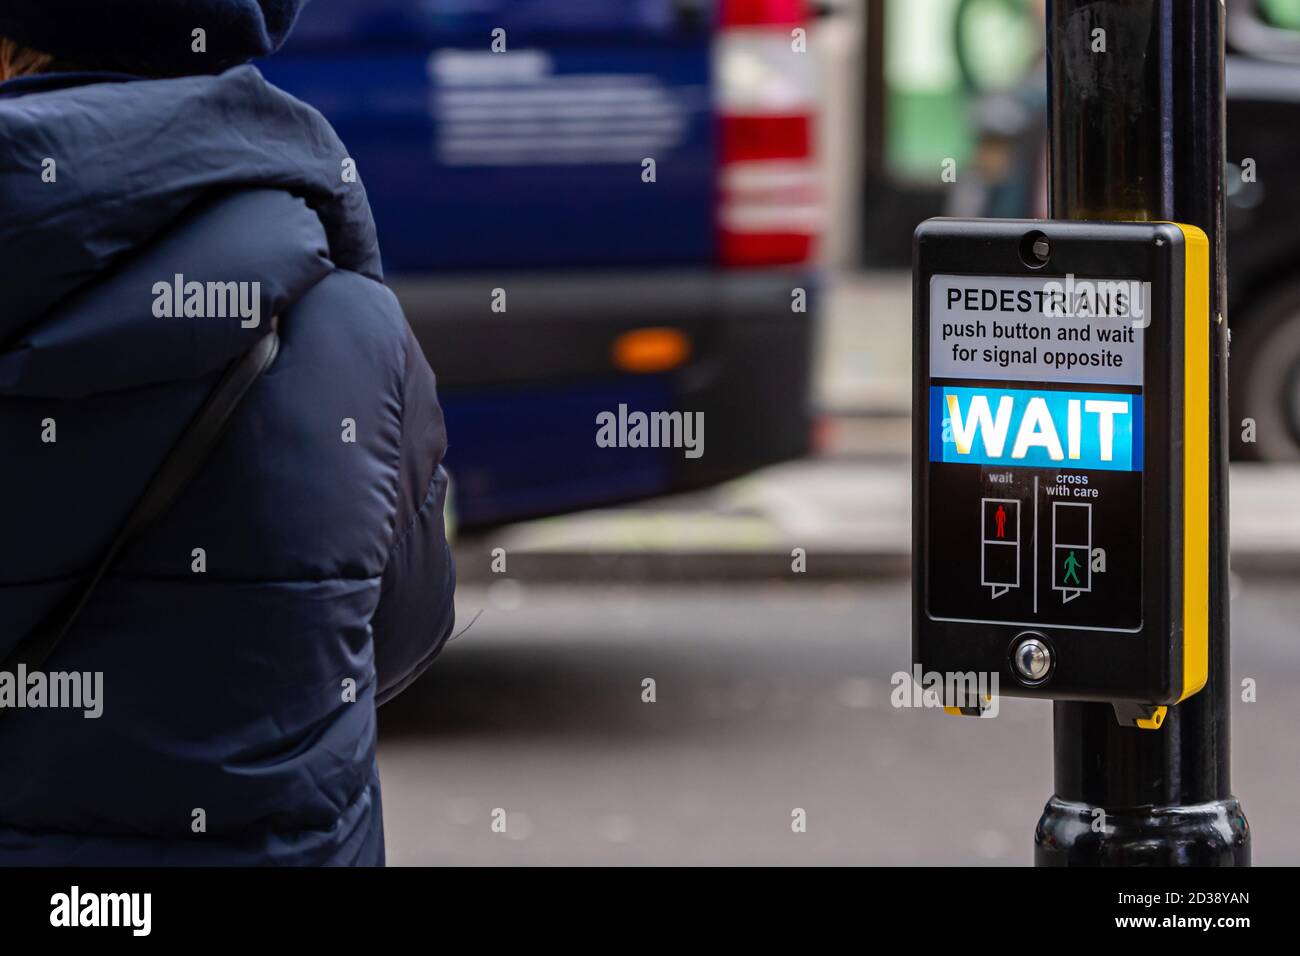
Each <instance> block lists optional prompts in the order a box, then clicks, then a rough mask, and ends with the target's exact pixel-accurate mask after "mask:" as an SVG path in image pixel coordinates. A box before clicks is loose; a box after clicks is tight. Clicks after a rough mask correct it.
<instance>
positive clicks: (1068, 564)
mask: <svg viewBox="0 0 1300 956" xmlns="http://www.w3.org/2000/svg"><path fill="white" fill-rule="evenodd" d="M1064 570H1065V582H1064V583H1066V584H1068V583H1069V582H1070V579H1071V578H1073V579H1074V583H1075V584H1077V585H1079V586H1080V587H1082V586H1083V582H1082V581H1080V580H1079V559H1078V558H1076V557H1075V556H1074V552H1073V551H1068V552H1066V555H1065V568H1064Z"/></svg>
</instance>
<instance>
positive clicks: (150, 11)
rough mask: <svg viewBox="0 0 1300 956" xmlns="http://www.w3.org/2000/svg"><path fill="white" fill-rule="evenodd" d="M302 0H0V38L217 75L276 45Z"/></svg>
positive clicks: (158, 71) (133, 69)
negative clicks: (198, 47) (200, 32)
mask: <svg viewBox="0 0 1300 956" xmlns="http://www.w3.org/2000/svg"><path fill="white" fill-rule="evenodd" d="M306 2H307V0H0V37H7V38H8V39H10V40H14V41H17V42H18V43H21V44H22V45H24V46H27V47H31V48H32V49H34V50H39V51H41V52H42V53H49V54H52V55H53V56H54V58H55V59H57V60H60V61H63V62H65V63H73V64H77V65H79V66H84V67H86V68H88V69H111V70H122V71H124V72H128V73H140V74H143V75H145V76H185V75H191V74H200V73H219V72H221V71H222V70H225V69H228V68H229V67H232V66H236V65H237V64H240V63H245V62H247V61H248V60H251V59H253V58H254V57H259V56H266V55H267V54H269V53H274V52H275V51H276V50H278V49H279V48H280V46H281V44H283V43H284V40H285V38H286V37H287V36H288V35H289V30H290V29H292V27H293V23H294V20H296V19H297V17H298V11H299V10H300V9H301V8H302V6H303V5H304V4H305V3H306ZM196 30H202V31H203V34H201V35H198V36H201V38H202V40H203V42H202V44H200V43H199V39H198V36H196V34H195V31H196ZM196 46H201V47H202V48H203V50H202V52H200V51H199V50H196V49H195V48H196Z"/></svg>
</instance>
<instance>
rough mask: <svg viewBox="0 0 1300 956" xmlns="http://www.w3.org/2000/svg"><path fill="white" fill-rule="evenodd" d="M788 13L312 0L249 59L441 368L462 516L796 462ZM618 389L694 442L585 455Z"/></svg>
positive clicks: (813, 205)
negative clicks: (333, 142) (311, 149)
mask: <svg viewBox="0 0 1300 956" xmlns="http://www.w3.org/2000/svg"><path fill="white" fill-rule="evenodd" d="M805 15H806V11H805V9H804V2H803V0H313V2H312V3H311V4H309V5H308V6H307V8H306V9H305V11H304V13H303V16H302V20H301V21H300V24H299V27H298V29H297V30H296V32H295V34H294V38H293V40H292V41H291V42H290V44H289V45H288V46H287V47H286V48H285V49H284V50H283V51H282V52H281V53H280V54H279V55H277V56H276V57H274V58H272V59H270V60H268V61H267V62H266V63H264V64H262V69H263V71H264V73H265V74H266V76H267V78H268V79H270V80H271V82H273V83H275V84H277V85H279V86H280V87H282V88H284V89H285V90H287V91H289V92H290V93H292V94H294V95H295V96H298V97H299V98H301V99H303V100H306V101H307V102H309V103H311V104H312V105H314V106H316V107H317V108H318V109H320V110H321V111H322V112H323V113H324V114H325V115H326V117H328V118H329V120H330V121H331V122H332V123H333V124H334V126H335V127H336V129H337V130H338V132H339V134H340V136H341V137H342V138H343V141H344V142H345V143H346V144H347V145H348V148H349V150H350V151H351V158H352V159H353V160H355V162H356V166H357V170H358V172H359V175H360V177H361V179H362V180H363V182H364V183H365V186H366V190H367V193H368V195H369V197H370V201H371V204H372V206H373V208H374V212H375V218H376V221H377V223H378V226H379V234H380V240H381V247H382V250H383V254H384V262H385V268H386V269H387V271H388V273H389V281H390V284H391V285H392V287H393V289H394V291H395V292H396V293H397V294H398V296H399V298H400V299H401V300H402V303H403V306H404V307H405V309H406V312H407V315H408V317H409V318H410V320H411V324H412V326H413V327H414V328H415V331H416V334H417V336H418V338H419V341H420V343H421V345H422V346H423V347H424V349H425V352H426V354H427V355H428V357H429V360H430V363H431V364H432V365H433V368H434V370H435V371H436V372H437V374H438V379H439V391H440V395H441V397H442V400H443V402H444V405H445V410H446V416H447V425H448V432H449V435H450V439H451V448H450V451H449V453H448V457H447V465H448V469H449V470H450V471H451V473H452V477H453V482H454V487H455V495H456V509H457V517H458V519H459V521H460V523H461V524H463V525H471V526H472V525H485V524H494V523H499V522H503V521H509V520H514V519H518V518H525V517H530V516H536V515H543V514H549V513H557V512H563V511H570V510H575V509H580V508H586V507H591V506H594V505H599V504H604V503H611V502H617V501H625V500H629V499H634V498H640V497H645V496H651V495H658V494H662V493H665V492H670V491H674V490H679V489H685V488H690V487H697V486H701V485H706V484H710V483H714V482H717V481H720V480H724V479H727V478H731V477H734V476H736V475H740V474H743V473H745V472H747V471H750V470H752V469H754V468H756V467H758V466H761V465H764V464H768V463H771V462H775V461H780V460H783V459H787V458H791V457H797V456H799V455H801V454H803V453H804V452H805V451H806V450H807V448H808V444H809V435H810V429H811V407H810V367H811V356H812V334H813V315H814V309H813V307H812V301H813V298H814V292H815V289H814V283H815V276H814V274H813V269H812V261H811V260H812V255H813V249H814V242H815V238H816V233H817V231H818V221H817V216H818V205H817V201H818V195H817V190H818V184H817V178H816V173H815V168H814V157H813V142H812V140H813V104H814V87H813V80H812V67H811V65H810V60H811V58H810V57H809V56H807V55H806V54H804V53H803V52H802V51H801V48H800V41H801V34H800V32H799V31H800V29H801V28H802V27H803V26H804V25H805V24H804V21H805ZM647 160H653V166H651V164H649V163H647V162H646V161H647ZM647 180H650V181H647ZM620 405H625V406H627V408H628V409H629V410H641V411H645V412H652V411H681V412H703V413H704V420H705V422H706V424H707V428H706V431H705V437H706V441H705V445H704V447H705V453H704V454H703V455H702V456H701V457H699V458H694V459H691V458H687V457H686V456H685V455H684V454H683V452H682V450H681V449H673V448H620V449H610V448H601V447H598V446H597V443H596V440H595V436H596V431H597V425H596V420H597V416H598V415H599V414H600V413H601V412H615V413H617V410H618V408H619V406H620Z"/></svg>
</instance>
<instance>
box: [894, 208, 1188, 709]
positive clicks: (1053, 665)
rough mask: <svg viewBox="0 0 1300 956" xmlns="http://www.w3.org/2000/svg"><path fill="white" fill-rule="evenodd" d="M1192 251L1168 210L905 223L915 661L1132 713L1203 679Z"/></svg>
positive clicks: (1007, 688) (1017, 690) (1015, 691)
mask: <svg viewBox="0 0 1300 956" xmlns="http://www.w3.org/2000/svg"><path fill="white" fill-rule="evenodd" d="M1209 261H1210V259H1209V243H1208V241H1207V240H1206V237H1205V234H1204V233H1203V232H1202V231H1201V230H1199V229H1197V228H1195V227H1193V226H1185V225H1179V224H1176V223H1122V222H1045V221H1029V220H959V219H933V220H930V221H928V222H925V223H922V225H921V226H920V228H919V229H917V232H916V237H915V263H914V288H913V298H912V302H913V349H914V352H913V359H914V361H913V369H914V372H913V376H914V377H913V389H914V394H913V408H914V414H913V455H912V459H913V496H912V502H913V504H912V508H913V513H912V518H913V629H912V635H913V636H912V649H913V660H914V662H915V663H916V664H918V665H920V667H921V668H922V672H923V673H932V672H934V673H939V674H963V675H965V674H971V673H976V674H996V675H997V678H998V690H999V692H1000V693H1004V694H1012V695H1018V696H1027V697H1047V698H1054V699H1061V700H1094V701H1109V702H1113V703H1116V704H1117V705H1118V704H1120V703H1127V704H1132V705H1141V707H1146V708H1150V707H1152V706H1155V707H1159V706H1165V705H1168V704H1173V703H1176V702H1178V701H1180V700H1183V699H1185V698H1187V697H1189V696H1191V695H1192V694H1194V693H1195V692H1196V691H1197V690H1199V689H1200V688H1201V687H1202V686H1203V685H1204V684H1205V681H1206V677H1207V668H1208V663H1209V658H1208V654H1209V649H1208V633H1207V628H1208V612H1209V461H1210V444H1209V414H1210V397H1209V394H1208V383H1209V361H1210V358H1209V356H1210V339H1211V336H1212V334H1213V320H1212V316H1211V312H1210V285H1209V282H1210V280H1209ZM1026 634H1031V635H1032V636H1033V644H1032V645H1031V646H1028V647H1026V646H1022V645H1025V640H1024V635H1026ZM1031 651H1032V653H1030V652H1031ZM1027 661H1028V662H1029V664H1027V663H1026V662H1027ZM1031 664H1032V666H1030V665H1031ZM1130 709H1131V708H1130ZM1139 712H1141V708H1139Z"/></svg>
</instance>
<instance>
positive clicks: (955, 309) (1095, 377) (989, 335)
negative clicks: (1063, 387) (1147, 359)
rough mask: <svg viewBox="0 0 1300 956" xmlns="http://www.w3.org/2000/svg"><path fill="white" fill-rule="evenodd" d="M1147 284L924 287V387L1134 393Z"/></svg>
mask: <svg viewBox="0 0 1300 956" xmlns="http://www.w3.org/2000/svg"><path fill="white" fill-rule="evenodd" d="M1151 321H1152V316H1151V284H1150V283H1149V282H1141V281H1139V280H1136V279H1087V278H1075V277H1074V276H1066V277H1064V278H1062V277H1059V276H1043V277H1039V276H952V275H937V276H933V277H932V278H931V279H930V377H931V378H974V379H993V380H1009V381H1017V382H1087V383H1090V384H1102V385H1141V384H1142V355H1143V341H1144V338H1145V336H1144V332H1145V330H1146V328H1147V327H1148V326H1149V325H1150V324H1151Z"/></svg>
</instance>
